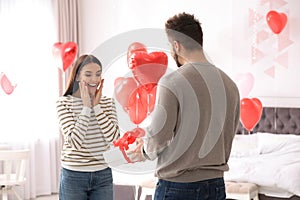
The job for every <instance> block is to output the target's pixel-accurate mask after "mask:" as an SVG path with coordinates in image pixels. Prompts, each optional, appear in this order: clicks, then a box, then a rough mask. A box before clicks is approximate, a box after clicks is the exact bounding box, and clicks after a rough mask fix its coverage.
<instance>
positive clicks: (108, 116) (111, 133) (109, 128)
mask: <svg viewBox="0 0 300 200" xmlns="http://www.w3.org/2000/svg"><path fill="white" fill-rule="evenodd" d="M101 105H102V106H100V104H97V105H96V106H94V108H93V109H94V111H95V116H96V118H97V121H98V124H99V126H100V128H101V131H102V133H103V136H104V138H105V140H106V141H107V142H109V143H110V142H113V141H114V140H116V139H118V138H119V137H120V130H119V125H118V119H117V111H116V106H115V102H114V100H113V99H112V98H106V100H103V101H102V102H101Z"/></svg>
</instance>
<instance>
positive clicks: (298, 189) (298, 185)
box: [224, 133, 300, 197]
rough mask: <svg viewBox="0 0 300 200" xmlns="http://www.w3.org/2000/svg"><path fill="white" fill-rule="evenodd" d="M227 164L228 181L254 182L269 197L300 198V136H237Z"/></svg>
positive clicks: (259, 134)
mask: <svg viewBox="0 0 300 200" xmlns="http://www.w3.org/2000/svg"><path fill="white" fill-rule="evenodd" d="M228 164H229V168H230V169H229V171H228V172H225V175H224V178H225V180H228V181H240V182H242V181H245V182H251V183H255V184H257V185H258V186H259V188H260V193H262V194H265V195H269V196H273V195H276V196H278V197H290V196H292V195H298V196H300V136H296V135H276V134H271V133H257V134H253V135H236V137H235V139H234V142H233V148H232V152H231V157H230V159H229V162H228ZM264 188H266V189H264ZM272 191H273V192H272ZM279 192H280V193H279Z"/></svg>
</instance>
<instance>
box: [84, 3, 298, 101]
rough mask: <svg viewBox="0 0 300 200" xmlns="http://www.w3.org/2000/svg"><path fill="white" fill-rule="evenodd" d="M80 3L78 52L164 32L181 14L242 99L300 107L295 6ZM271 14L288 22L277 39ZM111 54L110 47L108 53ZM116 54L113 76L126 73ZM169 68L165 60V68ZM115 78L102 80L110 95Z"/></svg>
mask: <svg viewBox="0 0 300 200" xmlns="http://www.w3.org/2000/svg"><path fill="white" fill-rule="evenodd" d="M80 3H81V4H80V8H81V10H80V11H81V21H82V30H81V36H82V37H81V44H82V46H81V47H80V49H81V52H84V53H87V52H93V51H95V49H97V48H98V47H99V46H101V44H103V43H105V42H106V41H108V40H110V39H112V38H114V37H115V36H120V35H122V34H124V33H125V32H128V31H133V30H138V29H143V28H157V29H163V28H164V22H165V21H166V19H168V18H169V17H170V16H173V15H174V14H176V13H178V12H182V11H185V12H189V13H193V14H195V16H196V17H197V18H199V20H200V22H202V27H203V32H204V49H205V51H206V54H207V56H208V57H209V59H210V60H211V61H212V62H213V63H214V64H216V65H217V66H218V67H220V68H221V69H223V70H224V71H225V72H227V73H228V74H229V75H230V76H231V77H232V78H233V79H234V80H235V81H236V82H237V84H238V86H239V88H240V90H241V91H244V92H243V94H242V97H258V98H260V99H261V100H262V101H263V104H264V105H266V106H268V105H276V106H300V103H298V102H300V101H298V100H299V98H300V90H299V86H298V85H299V79H298V76H299V74H300V66H299V64H298V63H299V62H300V58H299V56H297V52H299V50H300V42H299V41H300V38H299V37H300V34H299V32H300V24H299V23H300V14H299V13H300V1H298V0H278V1H272V0H255V1H253V0H246V1H239V0H226V1H223V0H212V1H204V0H188V1H173V0H163V1H162V0H152V1H147V0H143V1H141V0H126V1H121V0H111V1H104V0H100V1H99V0H85V1H80ZM272 9H275V10H277V11H278V12H284V13H286V15H287V17H288V23H287V25H286V27H285V28H284V29H283V31H282V32H281V33H280V34H274V33H273V32H272V31H271V30H270V28H269V27H268V25H267V22H266V13H267V12H268V11H270V10H272ZM150 37H151V36H150ZM122 45H124V43H122ZM126 45H127V46H128V45H129V43H128V44H126ZM280 45H281V47H279V46H280ZM113 46H118V45H117V44H114V45H113ZM111 48H114V47H110V49H108V50H110V51H111ZM119 54H120V55H119V56H116V58H115V59H112V60H113V61H112V63H110V65H111V66H115V70H113V71H115V72H114V73H116V72H117V73H118V75H121V74H126V73H129V72H128V70H127V69H126V68H127V63H126V59H125V58H124V55H126V48H124V49H123V52H121V53H120V52H119ZM255 56H256V58H255V59H253V58H254V57H255ZM173 65H175V63H174V62H173V61H172V60H171V59H170V63H169V66H170V67H171V68H172V67H173ZM112 68H113V67H112ZM126 70H127V71H126ZM114 73H112V72H108V73H107V74H106V77H108V78H106V93H109V94H111V91H113V80H114V78H115V77H116V76H118V75H116V74H114ZM244 74H248V75H249V74H250V75H251V77H252V80H248V79H245V77H244V76H243V75H244ZM113 76H115V77H113ZM241 79H242V80H241ZM245 82H246V83H245ZM245 90H247V91H245Z"/></svg>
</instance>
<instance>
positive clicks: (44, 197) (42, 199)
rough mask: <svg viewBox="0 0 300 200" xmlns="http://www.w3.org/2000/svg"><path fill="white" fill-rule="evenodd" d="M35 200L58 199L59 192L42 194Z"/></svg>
mask: <svg viewBox="0 0 300 200" xmlns="http://www.w3.org/2000/svg"><path fill="white" fill-rule="evenodd" d="M33 200H58V194H55V195H51V196H40V197H37V198H36V199H33Z"/></svg>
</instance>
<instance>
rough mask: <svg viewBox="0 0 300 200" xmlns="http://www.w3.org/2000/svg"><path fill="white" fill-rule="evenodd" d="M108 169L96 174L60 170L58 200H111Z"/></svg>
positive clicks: (110, 174)
mask: <svg viewBox="0 0 300 200" xmlns="http://www.w3.org/2000/svg"><path fill="white" fill-rule="evenodd" d="M113 194H114V193H113V178H112V172H111V169H110V168H106V169H103V170H100V171H96V172H78V171H72V170H68V169H64V168H62V169H61V175H60V186H59V200H113V199H114V198H113Z"/></svg>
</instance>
